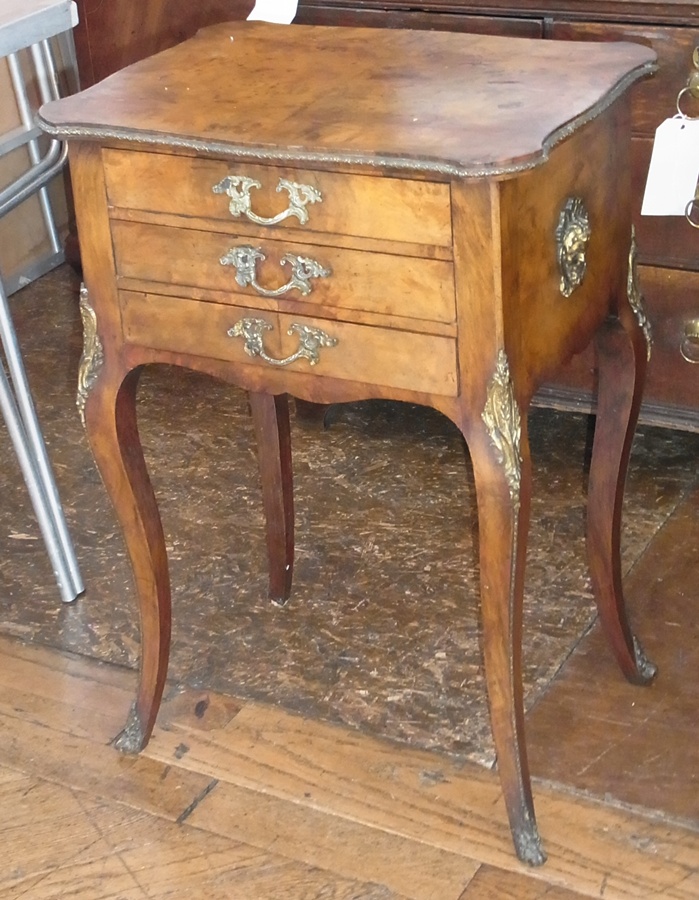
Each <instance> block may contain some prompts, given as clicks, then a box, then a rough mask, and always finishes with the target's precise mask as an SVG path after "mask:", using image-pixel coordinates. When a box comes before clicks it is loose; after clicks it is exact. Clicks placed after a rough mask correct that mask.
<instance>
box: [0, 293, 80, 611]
mask: <svg viewBox="0 0 699 900" xmlns="http://www.w3.org/2000/svg"><path fill="white" fill-rule="evenodd" d="M0 336H1V337H2V344H3V348H4V351H5V358H6V361H7V367H8V369H9V372H10V378H11V379H12V384H10V381H9V380H8V378H7V375H6V374H5V370H4V368H3V367H2V366H0V408H1V409H2V414H3V417H4V419H5V423H6V425H7V430H8V432H9V435H10V439H11V440H12V444H13V446H14V449H15V453H16V454H17V459H18V461H19V465H20V468H21V470H22V474H23V475H24V480H25V482H26V484H27V489H28V491H29V496H30V498H31V501H32V505H33V507H34V512H35V513H36V517H37V519H38V522H39V528H40V529H41V533H42V535H43V538H44V542H45V544H46V549H47V551H48V554H49V558H50V560H51V564H52V566H53V570H54V574H55V576H56V581H57V582H58V587H59V590H60V592H61V598H62V599H63V600H64V601H65V602H70V601H71V600H75V598H76V597H77V596H78V594H81V593H82V592H83V590H84V586H83V583H82V579H81V577H80V571H79V569H78V563H77V560H76V558H75V552H74V550H73V545H72V543H71V540H70V536H69V534H68V527H67V525H66V521H65V517H64V515H63V509H62V507H61V502H60V499H59V497H58V491H57V489H56V483H55V481H54V477H53V472H52V470H51V464H50V463H49V459H48V455H47V453H46V445H45V444H44V439H43V436H42V434H41V428H40V427H39V422H38V419H37V417H36V410H35V409H34V402H33V400H32V396H31V393H30V390H29V384H28V382H27V376H26V373H25V371H24V364H23V362H22V357H21V355H20V352H19V346H18V344H17V336H16V334H15V330H14V326H13V324H12V319H11V317H10V311H9V307H8V304H7V298H6V297H5V291H4V290H3V287H2V284H0ZM12 388H14V392H13V390H12Z"/></svg>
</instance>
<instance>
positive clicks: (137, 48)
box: [75, 0, 255, 88]
mask: <svg viewBox="0 0 699 900" xmlns="http://www.w3.org/2000/svg"><path fill="white" fill-rule="evenodd" d="M75 2H76V3H77V5H78V15H79V22H78V25H77V28H76V29H75V50H76V54H77V58H78V69H79V71H80V83H81V86H82V87H83V88H86V87H89V86H90V85H91V84H95V82H97V81H101V80H102V79H103V78H106V77H107V75H111V74H112V73H113V72H117V71H118V70H119V69H123V68H124V66H129V65H131V63H134V62H136V61H137V60H139V59H144V58H145V57H146V56H152V55H153V54H154V53H159V52H160V51H161V50H166V49H167V48H168V47H173V46H174V45H175V44H179V43H180V42H181V41H184V40H186V39H187V38H190V37H192V36H193V35H195V34H196V33H197V31H198V30H199V29H200V28H203V27H204V26H205V25H213V24H215V23H217V22H230V21H232V20H233V19H245V18H247V15H248V13H249V12H250V10H251V9H252V7H253V6H254V2H255V0H196V2H195V3H193V2H192V0H137V2H134V0H108V2H104V0H75Z"/></svg>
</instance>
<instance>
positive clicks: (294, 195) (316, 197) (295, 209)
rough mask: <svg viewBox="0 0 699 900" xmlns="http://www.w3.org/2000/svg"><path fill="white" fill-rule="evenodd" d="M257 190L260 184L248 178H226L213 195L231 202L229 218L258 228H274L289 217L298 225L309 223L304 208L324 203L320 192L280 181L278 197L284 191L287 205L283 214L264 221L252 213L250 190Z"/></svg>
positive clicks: (292, 182) (307, 185)
mask: <svg viewBox="0 0 699 900" xmlns="http://www.w3.org/2000/svg"><path fill="white" fill-rule="evenodd" d="M260 187H262V185H261V184H260V182H259V181H255V179H254V178H248V177H247V175H227V176H226V177H225V178H224V179H223V180H222V181H219V183H218V184H215V185H214V186H213V188H212V190H213V192H214V194H226V195H227V196H228V197H229V198H230V203H229V204H228V209H229V211H230V213H231V215H232V216H247V218H248V219H250V221H251V222H255V223H256V224H257V225H277V224H278V223H279V222H283V221H284V219H287V218H288V217H289V216H296V218H297V219H298V220H299V222H300V223H301V224H302V225H305V224H306V222H307V221H308V210H307V209H306V204H308V203H322V202H323V197H322V196H321V193H320V191H319V190H317V189H316V188H314V187H312V186H311V185H310V184H297V183H296V182H295V181H287V179H286V178H280V179H279V184H278V185H277V193H280V192H281V191H286V192H287V193H288V194H289V205H288V207H287V208H286V209H285V210H284V211H283V212H280V213H277V215H276V216H272V217H271V218H269V219H267V218H265V217H264V216H258V215H256V214H255V213H254V212H253V211H252V204H251V200H250V190H251V188H260Z"/></svg>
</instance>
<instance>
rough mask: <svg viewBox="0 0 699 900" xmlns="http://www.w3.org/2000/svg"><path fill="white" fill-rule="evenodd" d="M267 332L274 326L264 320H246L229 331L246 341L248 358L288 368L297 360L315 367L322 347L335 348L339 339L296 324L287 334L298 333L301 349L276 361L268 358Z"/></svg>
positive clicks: (318, 329)
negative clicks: (264, 339)
mask: <svg viewBox="0 0 699 900" xmlns="http://www.w3.org/2000/svg"><path fill="white" fill-rule="evenodd" d="M265 331H272V326H271V325H270V324H269V322H265V320H264V319H252V318H247V317H246V318H244V319H240V321H239V322H236V323H235V325H234V326H233V327H232V328H229V329H228V336H229V337H242V338H243V339H244V340H245V352H246V353H247V354H248V356H259V357H260V359H264V361H265V362H266V363H269V364H270V366H288V365H289V363H292V362H296V360H297V359H307V360H308V361H309V363H310V364H311V365H312V366H315V365H316V364H317V363H318V361H319V360H320V348H321V347H334V346H335V345H336V344H337V338H334V337H330V335H329V334H327V332H325V331H322V330H321V329H320V328H311V327H310V325H299V324H298V323H297V322H294V323H293V324H292V325H290V326H289V330H288V331H287V334H293V333H294V332H296V333H297V334H298V336H299V349H298V350H297V351H296V353H292V354H291V356H287V357H286V358H285V359H275V358H274V357H273V356H268V355H267V353H266V352H265V348H264V346H263V344H262V337H263V334H264V332H265Z"/></svg>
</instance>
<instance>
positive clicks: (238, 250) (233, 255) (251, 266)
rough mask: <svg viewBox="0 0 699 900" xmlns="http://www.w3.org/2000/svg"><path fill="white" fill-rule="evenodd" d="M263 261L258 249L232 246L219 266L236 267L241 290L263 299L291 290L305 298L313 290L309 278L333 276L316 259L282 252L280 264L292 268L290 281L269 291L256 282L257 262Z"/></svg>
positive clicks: (236, 275) (236, 276)
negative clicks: (248, 291) (254, 292)
mask: <svg viewBox="0 0 699 900" xmlns="http://www.w3.org/2000/svg"><path fill="white" fill-rule="evenodd" d="M266 258H267V257H266V256H265V255H264V253H263V252H262V250H260V248H259V247H251V246H250V245H249V244H243V245H241V246H240V247H232V248H231V249H230V250H229V251H228V253H226V255H225V256H222V257H221V259H220V263H221V265H222V266H233V267H234V268H235V280H236V281H237V282H238V284H239V285H240V286H241V287H247V286H248V285H250V287H253V288H255V290H256V291H257V293H258V294H262V296H263V297H280V296H281V295H282V294H286V293H287V291H293V290H294V289H296V290H297V291H299V292H300V293H301V294H303V296H304V297H305V296H307V295H308V294H310V293H311V291H312V289H313V285H312V284H311V278H327V277H328V276H329V275H331V274H332V271H331V270H330V269H326V268H325V267H324V266H321V264H320V263H319V262H317V261H316V260H315V259H310V258H309V257H308V256H296V255H295V254H294V253H285V254H284V256H282V258H281V260H280V262H281V264H282V265H283V266H285V265H286V264H287V263H289V264H290V265H291V278H290V279H289V281H287V283H286V284H283V285H282V286H281V287H278V288H275V289H274V290H269V289H268V288H264V287H262V285H261V284H258V283H257V272H256V271H255V270H256V266H257V260H258V259H266Z"/></svg>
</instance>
